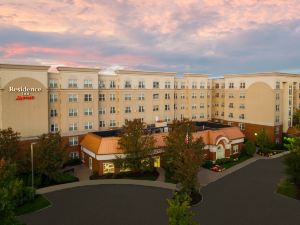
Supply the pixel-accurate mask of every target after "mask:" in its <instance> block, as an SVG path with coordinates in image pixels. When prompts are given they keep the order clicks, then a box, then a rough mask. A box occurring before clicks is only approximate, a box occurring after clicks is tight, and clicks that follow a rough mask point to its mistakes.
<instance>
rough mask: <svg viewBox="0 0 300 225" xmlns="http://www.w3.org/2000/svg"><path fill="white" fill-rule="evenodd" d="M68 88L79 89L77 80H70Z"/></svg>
mask: <svg viewBox="0 0 300 225" xmlns="http://www.w3.org/2000/svg"><path fill="white" fill-rule="evenodd" d="M68 87H69V88H77V80H75V79H69V80H68Z"/></svg>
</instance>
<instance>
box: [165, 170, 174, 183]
mask: <svg viewBox="0 0 300 225" xmlns="http://www.w3.org/2000/svg"><path fill="white" fill-rule="evenodd" d="M165 182H167V183H172V184H177V182H176V181H175V180H174V179H173V178H172V174H171V173H170V172H169V170H167V169H165Z"/></svg>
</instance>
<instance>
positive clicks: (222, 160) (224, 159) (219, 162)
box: [216, 158, 233, 165]
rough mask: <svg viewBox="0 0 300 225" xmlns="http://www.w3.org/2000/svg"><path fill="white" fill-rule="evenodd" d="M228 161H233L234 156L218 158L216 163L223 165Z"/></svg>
mask: <svg viewBox="0 0 300 225" xmlns="http://www.w3.org/2000/svg"><path fill="white" fill-rule="evenodd" d="M228 162H233V159H232V158H223V159H217V160H216V164H218V165H222V164H225V163H228Z"/></svg>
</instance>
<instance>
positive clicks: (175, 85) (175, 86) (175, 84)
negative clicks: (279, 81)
mask: <svg viewBox="0 0 300 225" xmlns="http://www.w3.org/2000/svg"><path fill="white" fill-rule="evenodd" d="M299 86H300V85H299ZM174 88H175V89H177V88H178V82H177V81H175V83H174Z"/></svg>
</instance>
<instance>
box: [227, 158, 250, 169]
mask: <svg viewBox="0 0 300 225" xmlns="http://www.w3.org/2000/svg"><path fill="white" fill-rule="evenodd" d="M250 158H252V157H251V156H248V155H241V156H239V158H238V159H239V160H237V161H230V162H226V163H224V164H222V166H223V167H224V168H225V169H228V168H230V167H233V166H235V165H237V164H239V163H241V162H244V161H246V160H247V159H250Z"/></svg>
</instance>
